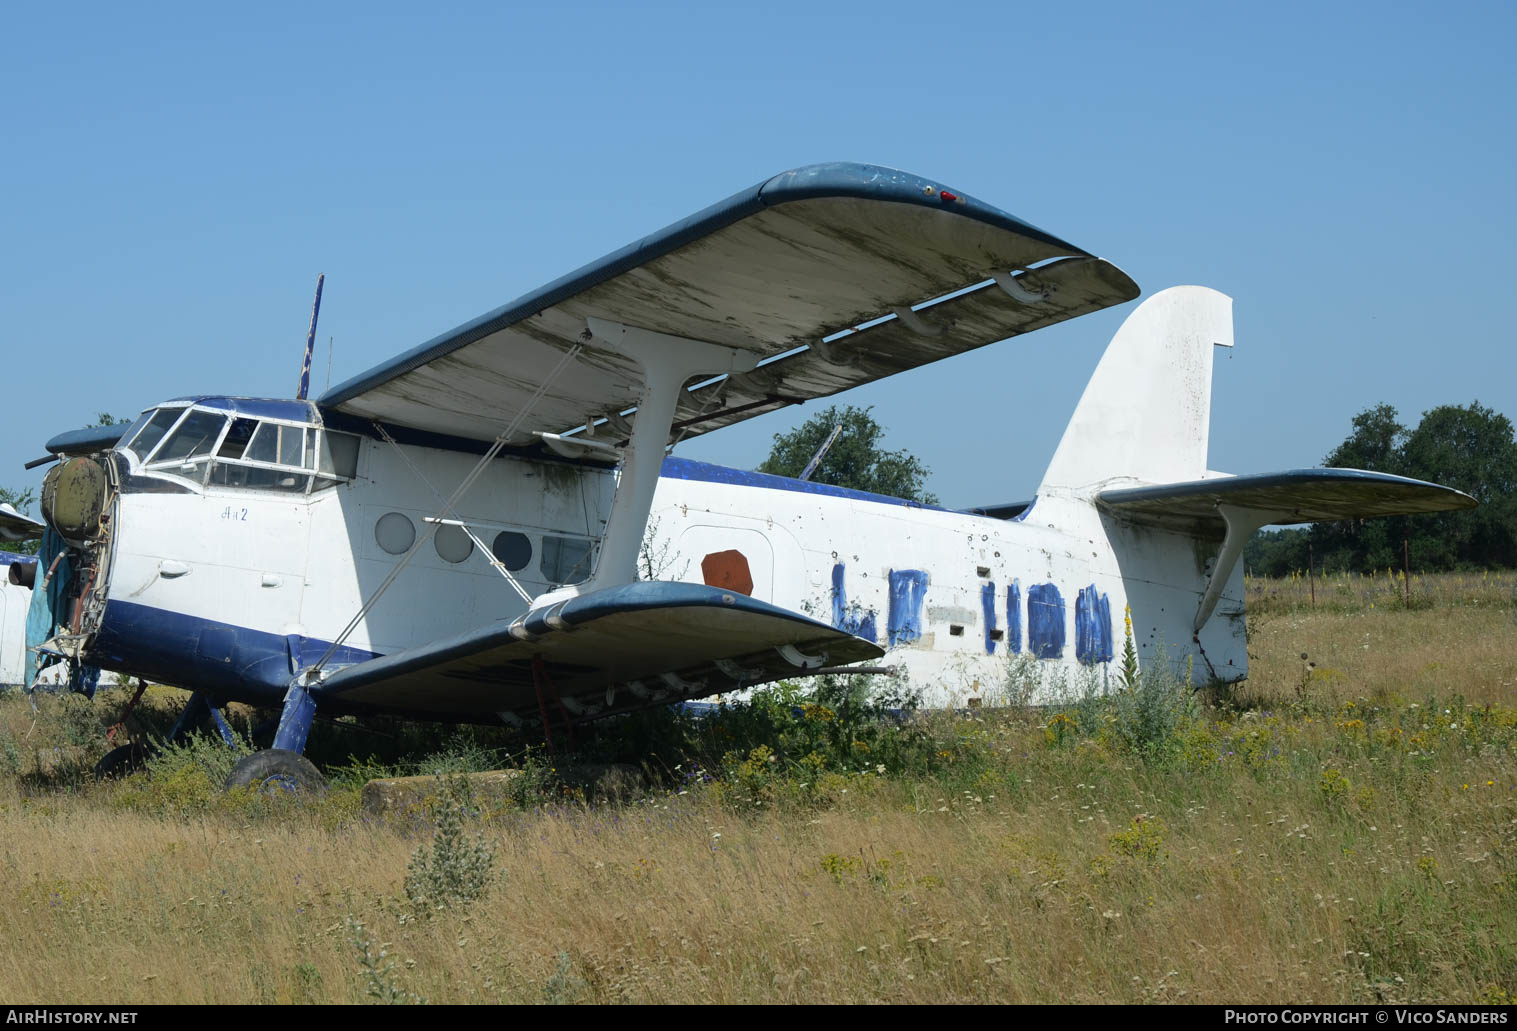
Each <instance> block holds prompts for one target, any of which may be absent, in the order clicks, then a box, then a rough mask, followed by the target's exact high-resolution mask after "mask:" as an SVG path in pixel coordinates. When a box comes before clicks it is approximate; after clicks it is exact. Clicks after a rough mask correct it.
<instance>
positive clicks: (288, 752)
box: [225, 679, 327, 794]
mask: <svg viewBox="0 0 1517 1031" xmlns="http://www.w3.org/2000/svg"><path fill="white" fill-rule="evenodd" d="M315 715H316V699H315V698H313V697H311V692H310V691H309V690H307V688H306V686H305V685H304V684H302V683H301V682H300V680H299V679H296V680H295V681H293V682H292V683H291V684H290V689H289V691H288V692H286V693H285V696H284V711H283V712H282V713H280V716H279V729H278V730H276V731H275V732H274V747H273V748H268V749H265V750H263V751H261V752H254V753H253V754H252V755H250V756H248V757H247V758H245V759H242V760H241V761H239V762H238V763H237V765H236V766H234V767H232V772H231V773H230V774H228V775H227V779H226V785H225V787H226V788H228V789H231V788H245V787H251V788H254V789H256V790H258V791H263V792H266V793H267V792H275V791H304V792H310V793H312V794H316V793H320V792H323V791H325V790H326V789H327V782H326V778H324V777H322V775H321V771H320V770H318V769H317V768H316V765H315V764H314V763H312V762H311V760H309V759H307V758H306V757H305V756H303V755H301V754H300V753H302V752H304V751H305V747H306V738H307V737H308V736H309V735H310V733H311V720H312V719H313V718H314V717H315Z"/></svg>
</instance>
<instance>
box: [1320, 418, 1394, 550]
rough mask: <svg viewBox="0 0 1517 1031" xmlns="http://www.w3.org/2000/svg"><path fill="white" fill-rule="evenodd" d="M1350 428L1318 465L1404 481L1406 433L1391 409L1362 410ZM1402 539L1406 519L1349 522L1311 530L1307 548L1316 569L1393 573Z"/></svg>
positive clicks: (1350, 520) (1326, 524)
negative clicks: (1359, 470)
mask: <svg viewBox="0 0 1517 1031" xmlns="http://www.w3.org/2000/svg"><path fill="white" fill-rule="evenodd" d="M1352 425H1353V431H1352V432H1351V433H1349V435H1348V437H1347V439H1345V440H1344V441H1343V443H1342V444H1339V445H1338V446H1337V447H1335V448H1334V449H1333V450H1332V451H1330V452H1328V454H1327V456H1326V457H1325V458H1323V459H1322V464H1323V465H1325V466H1329V467H1330V468H1335V469H1367V470H1369V471H1370V472H1377V473H1394V474H1396V475H1398V476H1399V475H1404V474H1403V473H1402V471H1401V444H1402V441H1403V440H1404V439H1405V438H1406V427H1405V426H1403V425H1402V424H1401V419H1400V417H1399V416H1398V415H1397V413H1396V408H1395V406H1394V405H1389V404H1378V405H1375V406H1374V407H1373V408H1366V409H1365V410H1364V411H1362V412H1360V413H1359V414H1358V415H1356V416H1354V418H1353V422H1352ZM1406 535H1407V526H1406V519H1405V518H1404V517H1401V516H1395V517H1391V518H1388V519H1349V520H1344V521H1342V522H1337V523H1319V524H1317V525H1316V526H1314V527H1312V530H1311V545H1312V550H1313V552H1314V553H1315V557H1316V562H1317V564H1318V566H1319V568H1323V569H1354V570H1358V571H1360V572H1363V571H1364V570H1367V569H1387V568H1390V567H1393V566H1395V567H1399V566H1400V565H1401V541H1402V538H1403V537H1405V536H1406ZM1302 550H1303V551H1304V550H1305V549H1304V547H1303V549H1302ZM1304 565H1305V563H1302V566H1303V567H1304Z"/></svg>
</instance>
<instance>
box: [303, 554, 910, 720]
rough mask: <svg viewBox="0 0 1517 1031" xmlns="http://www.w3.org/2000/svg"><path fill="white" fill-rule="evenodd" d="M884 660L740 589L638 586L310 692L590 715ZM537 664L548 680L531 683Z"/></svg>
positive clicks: (564, 605) (446, 708)
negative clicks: (561, 708) (561, 709)
mask: <svg viewBox="0 0 1517 1031" xmlns="http://www.w3.org/2000/svg"><path fill="white" fill-rule="evenodd" d="M883 654H884V651H883V649H881V648H880V647H879V646H878V645H876V644H874V643H873V642H871V641H866V640H864V639H862V638H859V637H854V636H852V635H851V634H848V633H846V632H845V631H842V630H836V629H834V628H832V627H830V626H828V625H826V624H825V623H819V622H817V621H816V620H814V619H811V618H810V617H808V616H803V615H801V614H800V613H796V612H790V611H787V610H785V609H781V608H778V607H776V606H774V605H769V604H767V603H765V602H762V601H756V600H754V599H753V598H749V597H747V596H746V595H742V594H738V593H736V592H733V591H724V590H721V589H719V588H715V587H706V586H704V585H700V584H684V583H661V582H652V583H634V584H624V585H622V586H619V587H609V588H606V589H604V590H601V591H595V592H593V593H590V594H586V595H583V596H581V597H578V598H571V599H569V600H568V601H565V602H561V603H559V604H557V605H553V606H550V607H548V608H545V609H540V610H537V611H533V612H528V613H526V614H525V615H523V616H520V617H518V618H517V619H516V620H515V621H514V622H510V623H507V622H501V623H497V624H493V625H490V626H486V627H482V628H480V629H478V630H473V631H470V632H468V633H464V634H459V635H457V636H455V637H451V638H447V639H444V640H441V641H436V642H432V643H429V644H426V645H423V646H420V647H417V648H411V649H407V650H406V651H403V652H398V653H396V654H394V655H386V656H384V657H382V658H378V659H372V660H370V661H368V662H363V663H359V664H357V665H354V666H348V667H346V668H345V669H341V670H338V671H337V672H335V673H333V674H332V675H331V676H329V677H327V679H326V680H325V681H323V682H322V684H321V686H320V687H318V688H316V689H315V691H314V693H315V694H316V695H317V697H318V698H319V699H327V700H329V701H331V702H335V703H338V704H340V705H344V706H351V707H367V706H375V707H381V708H384V709H386V710H400V711H411V712H416V713H429V714H433V717H432V718H435V716H436V715H437V714H445V715H457V716H478V715H482V714H498V713H516V714H519V715H523V716H530V717H531V718H532V719H536V718H537V716H538V713H539V709H540V706H547V707H549V708H553V707H556V706H557V705H559V704H562V705H563V706H564V707H565V709H566V710H567V711H569V712H570V713H571V714H572V715H573V716H574V717H576V718H588V717H592V716H601V715H607V714H610V713H613V712H623V711H630V710H634V709H640V708H645V707H647V706H649V705H655V704H659V703H665V702H677V701H680V700H682V699H686V698H699V697H702V696H704V695H710V694H716V693H718V692H722V691H731V690H736V689H738V688H740V687H751V686H753V685H755V684H762V683H767V682H769V681H773V680H779V679H783V678H784V677H786V676H791V675H800V674H803V673H805V672H808V671H812V672H814V671H815V669H817V668H819V667H824V666H826V667H830V666H838V665H842V664H845V663H852V662H859V661H861V660H866V659H875V658H878V657H880V656H881V655H883ZM538 658H541V661H542V665H541V670H542V672H543V673H545V674H546V677H545V678H538V677H535V676H534V661H535V660H536V659H538ZM539 685H541V686H542V688H543V691H542V694H541V695H540V694H539ZM553 719H554V721H555V722H556V721H557V719H558V716H557V715H555V716H553Z"/></svg>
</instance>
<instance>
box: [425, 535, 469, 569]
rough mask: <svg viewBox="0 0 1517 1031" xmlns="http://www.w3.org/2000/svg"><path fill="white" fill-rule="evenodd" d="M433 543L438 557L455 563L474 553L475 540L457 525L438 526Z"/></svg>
mask: <svg viewBox="0 0 1517 1031" xmlns="http://www.w3.org/2000/svg"><path fill="white" fill-rule="evenodd" d="M432 544H433V545H434V546H435V547H436V548H437V556H438V558H441V559H442V560H443V561H444V562H452V563H454V564H455V565H456V564H458V563H459V562H462V561H463V560H464V559H466V558H468V557H469V556H470V555H471V554H473V553H474V542H473V541H471V540H469V535H468V534H466V533H464V532H463V530H462V529H460V528H459V527H457V526H442V527H438V530H437V536H436V537H433V538H432Z"/></svg>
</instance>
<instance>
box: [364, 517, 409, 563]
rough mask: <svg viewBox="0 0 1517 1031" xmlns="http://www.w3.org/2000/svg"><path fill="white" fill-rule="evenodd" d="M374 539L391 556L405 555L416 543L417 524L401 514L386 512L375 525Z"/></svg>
mask: <svg viewBox="0 0 1517 1031" xmlns="http://www.w3.org/2000/svg"><path fill="white" fill-rule="evenodd" d="M374 539H375V540H376V541H378V542H379V546H380V547H381V548H383V549H384V550H385V551H387V552H389V553H390V554H391V555H404V554H405V553H406V552H408V551H410V550H411V545H413V544H415V543H416V524H415V523H413V522H411V520H410V519H409V518H407V517H406V516H403V515H401V514H400V513H399V512H386V513H385V514H384V515H382V516H380V517H379V522H377V523H375V524H374Z"/></svg>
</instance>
